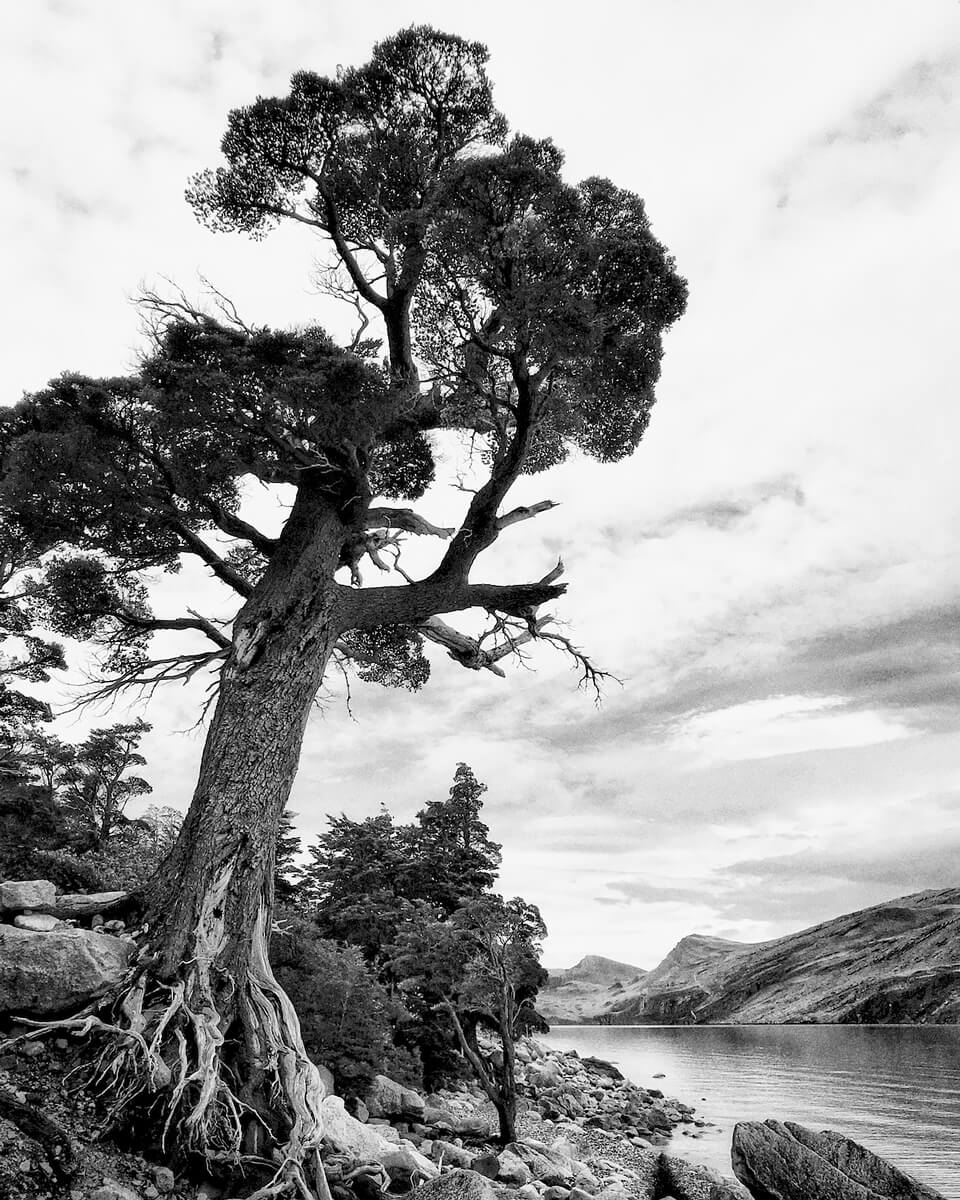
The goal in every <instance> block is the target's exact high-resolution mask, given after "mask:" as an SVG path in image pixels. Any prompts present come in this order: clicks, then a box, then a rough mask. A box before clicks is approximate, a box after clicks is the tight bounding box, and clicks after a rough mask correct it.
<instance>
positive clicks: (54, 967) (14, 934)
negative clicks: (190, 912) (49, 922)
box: [0, 925, 137, 1016]
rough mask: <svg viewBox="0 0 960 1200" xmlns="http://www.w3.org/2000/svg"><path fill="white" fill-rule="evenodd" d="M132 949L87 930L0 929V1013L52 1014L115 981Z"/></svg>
mask: <svg viewBox="0 0 960 1200" xmlns="http://www.w3.org/2000/svg"><path fill="white" fill-rule="evenodd" d="M136 952H137V948H136V946H135V945H134V944H133V943H132V942H129V941H127V940H125V939H123V938H115V937H110V936H109V934H105V933H93V932H92V931H91V930H88V929H55V930H54V931H53V932H52V933H36V932H34V931H33V930H30V929H18V928H16V926H13V925H0V1014H4V1013H18V1014H25V1015H33V1016H52V1015H54V1014H56V1013H63V1012H67V1011H69V1010H70V1009H73V1008H78V1007H80V1006H81V1005H83V1004H85V1003H87V1001H89V1000H92V999H94V998H95V997H97V996H102V995H104V994H105V993H106V992H108V991H109V990H110V988H111V987H113V986H114V984H117V983H119V982H120V980H121V979H122V978H123V976H124V974H125V973H126V971H127V968H128V967H129V965H130V962H131V960H132V959H133V956H134V955H135V954H136Z"/></svg>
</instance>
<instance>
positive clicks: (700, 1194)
mask: <svg viewBox="0 0 960 1200" xmlns="http://www.w3.org/2000/svg"><path fill="white" fill-rule="evenodd" d="M659 1183H660V1186H661V1187H667V1188H668V1189H669V1191H670V1193H671V1194H672V1195H673V1196H675V1197H676V1198H677V1200H743V1198H744V1192H743V1190H742V1189H741V1188H740V1186H739V1184H737V1185H735V1186H734V1187H731V1186H730V1185H729V1184H728V1183H727V1182H726V1180H724V1178H723V1177H722V1176H721V1175H720V1174H719V1173H718V1172H717V1171H712V1170H711V1169H710V1168H709V1167H702V1166H697V1165H696V1164H695V1163H691V1162H687V1161H686V1159H683V1158H676V1157H675V1156H674V1155H672V1154H661V1155H660V1180H659Z"/></svg>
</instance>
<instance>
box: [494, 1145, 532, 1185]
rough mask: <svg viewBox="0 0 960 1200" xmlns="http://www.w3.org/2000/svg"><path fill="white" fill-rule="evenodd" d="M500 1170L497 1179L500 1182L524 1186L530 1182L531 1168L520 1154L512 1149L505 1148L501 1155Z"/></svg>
mask: <svg viewBox="0 0 960 1200" xmlns="http://www.w3.org/2000/svg"><path fill="white" fill-rule="evenodd" d="M499 1162H500V1170H499V1172H498V1173H497V1179H498V1181H499V1182H500V1183H509V1184H512V1185H514V1186H516V1187H523V1186H524V1185H525V1184H527V1183H529V1182H530V1168H529V1167H528V1166H527V1164H526V1163H525V1162H524V1161H523V1159H522V1158H520V1157H519V1155H516V1154H514V1153H513V1152H512V1151H511V1150H503V1151H502V1152H501V1153H500V1156H499Z"/></svg>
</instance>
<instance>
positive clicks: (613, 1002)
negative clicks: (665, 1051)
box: [547, 888, 960, 1025]
mask: <svg viewBox="0 0 960 1200" xmlns="http://www.w3.org/2000/svg"><path fill="white" fill-rule="evenodd" d="M597 998H598V999H599V1000H600V1004H599V1007H597V1008H596V1009H594V1010H593V1013H592V1014H589V1010H588V1009H584V1011H583V1018H584V1019H589V1017H590V1015H592V1017H593V1019H594V1020H596V1021H601V1022H603V1023H604V1024H616V1025H630V1024H669V1025H692V1024H734V1025H747V1024H791V1023H804V1022H807V1023H839V1024H855V1023H863V1024H898V1023H904V1024H912V1023H919V1024H954V1023H957V1022H960V888H944V889H941V890H939V891H927V892H917V893H915V894H914V895H911V896H903V897H901V898H900V899H897V900H891V901H889V902H888V903H886V904H877V905H874V906H873V907H872V908H866V909H863V910H861V911H860V912H855V913H849V914H847V915H846V916H843V917H837V918H835V919H834V920H832V921H824V922H823V923H822V924H820V925H815V926H813V927H812V928H811V929H804V930H802V931H801V932H800V933H793V934H789V935H788V936H787V937H782V938H775V939H774V940H773V941H769V942H759V943H756V944H752V945H751V944H746V943H743V942H729V941H726V940H724V939H722V938H713V937H705V936H703V935H700V934H694V935H692V936H690V937H685V938H683V939H682V940H681V941H680V942H678V943H677V945H676V946H674V948H673V949H672V950H671V951H670V953H669V954H668V955H667V956H666V958H665V959H664V960H663V961H662V962H661V963H659V964H658V965H657V966H656V967H654V969H653V970H652V971H650V972H648V973H647V974H646V975H645V976H643V977H642V978H641V979H640V980H638V981H637V982H636V983H629V984H627V985H626V986H624V987H622V988H621V989H620V990H619V991H616V992H613V991H611V990H610V989H609V987H608V989H607V996H606V999H604V998H603V996H602V989H598V995H597ZM547 1007H548V1008H549V1007H550V1006H549V1004H548V1005H547ZM548 1020H549V1017H548Z"/></svg>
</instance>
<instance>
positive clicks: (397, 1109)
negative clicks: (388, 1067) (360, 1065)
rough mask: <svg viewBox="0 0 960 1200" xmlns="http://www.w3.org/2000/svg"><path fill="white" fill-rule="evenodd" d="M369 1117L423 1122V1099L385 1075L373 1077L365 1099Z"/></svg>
mask: <svg viewBox="0 0 960 1200" xmlns="http://www.w3.org/2000/svg"><path fill="white" fill-rule="evenodd" d="M366 1104H367V1108H368V1109H369V1110H370V1116H371V1117H410V1118H412V1119H413V1120H415V1121H422V1120H423V1113H424V1103H423V1097H422V1096H418V1095H417V1093H416V1092H415V1091H413V1090H412V1089H410V1088H405V1087H404V1086H403V1085H402V1084H399V1083H396V1082H395V1081H394V1080H392V1079H388V1078H387V1076H386V1075H374V1077H373V1083H372V1084H371V1085H370V1091H369V1093H368V1094H367V1097H366Z"/></svg>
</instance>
